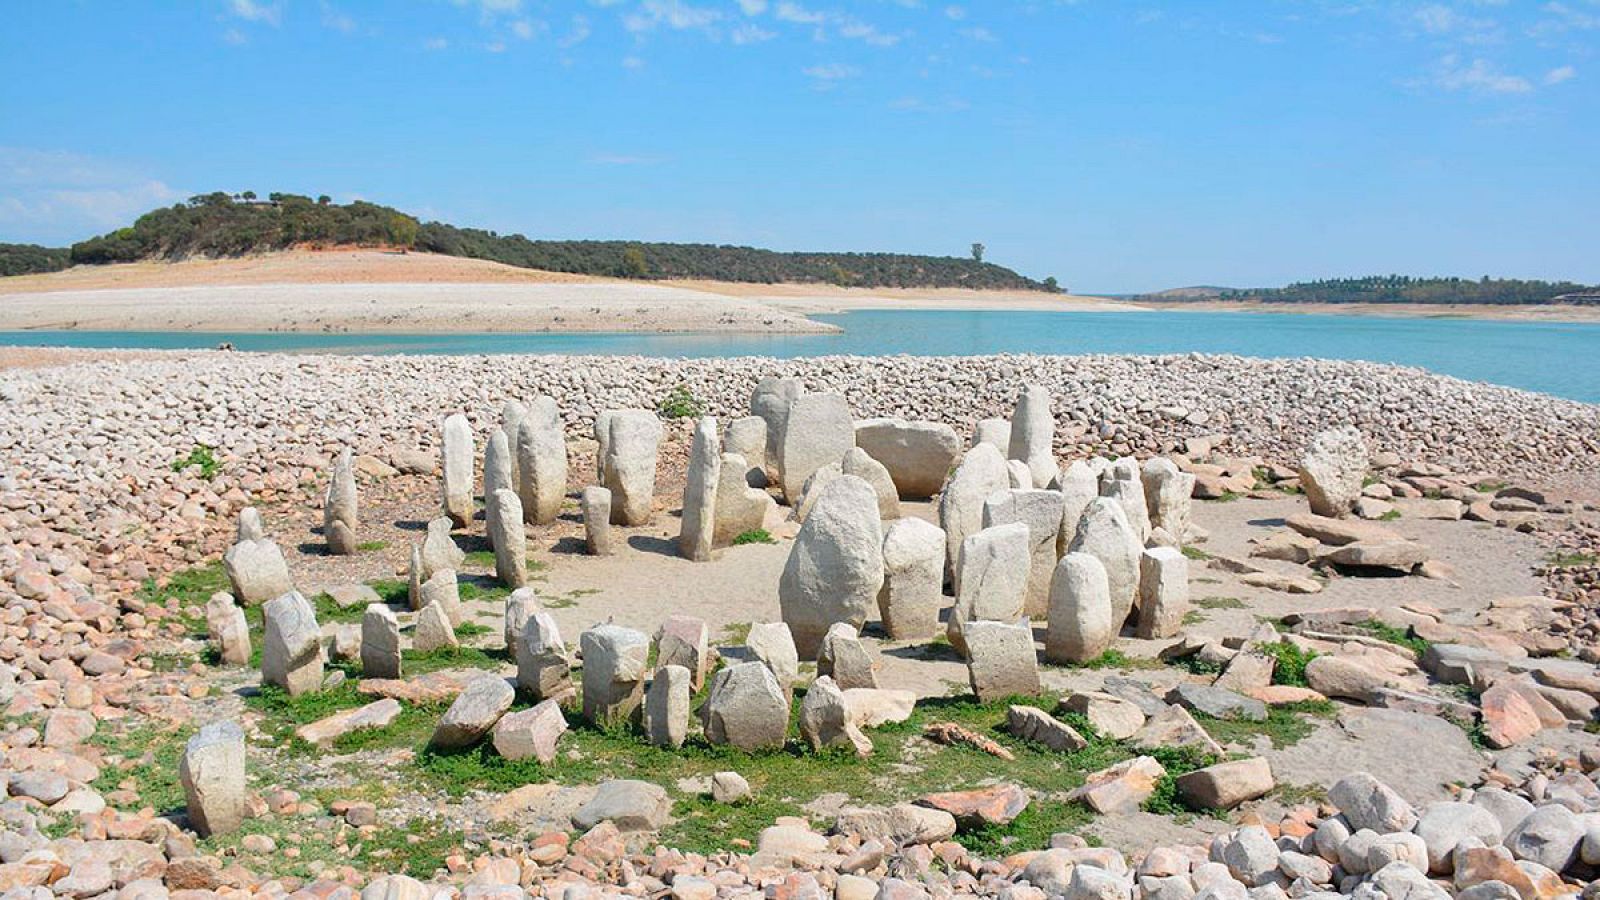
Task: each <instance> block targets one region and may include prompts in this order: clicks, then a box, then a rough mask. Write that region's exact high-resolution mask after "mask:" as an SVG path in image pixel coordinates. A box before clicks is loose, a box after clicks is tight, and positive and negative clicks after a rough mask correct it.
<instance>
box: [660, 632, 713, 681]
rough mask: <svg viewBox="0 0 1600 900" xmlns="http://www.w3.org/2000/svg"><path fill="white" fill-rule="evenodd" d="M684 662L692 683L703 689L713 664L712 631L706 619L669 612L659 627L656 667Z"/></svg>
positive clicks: (677, 664)
mask: <svg viewBox="0 0 1600 900" xmlns="http://www.w3.org/2000/svg"><path fill="white" fill-rule="evenodd" d="M663 666H682V667H683V668H684V669H686V670H687V671H688V672H689V685H690V687H691V688H692V689H693V690H696V691H698V690H700V686H701V685H702V684H704V683H705V680H706V672H707V671H708V670H709V669H710V668H711V632H710V629H708V628H707V627H706V623H705V620H703V619H697V618H695V617H693V616H668V617H667V619H666V621H664V622H662V623H661V628H660V629H658V630H657V631H656V667H657V668H660V667H663Z"/></svg>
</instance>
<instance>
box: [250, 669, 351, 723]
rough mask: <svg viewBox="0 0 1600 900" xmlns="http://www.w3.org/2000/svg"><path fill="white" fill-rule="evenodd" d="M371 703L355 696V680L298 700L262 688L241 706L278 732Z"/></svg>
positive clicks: (274, 689)
mask: <svg viewBox="0 0 1600 900" xmlns="http://www.w3.org/2000/svg"><path fill="white" fill-rule="evenodd" d="M371 700H372V698H371V697H367V696H363V695H362V694H359V693H357V692H356V682H355V680H354V679H345V681H344V682H343V683H342V684H340V685H338V686H337V687H334V688H330V689H328V690H323V691H311V692H309V693H305V694H301V695H300V696H298V697H291V696H289V692H288V691H285V690H284V689H283V688H281V687H278V686H277V685H275V684H263V685H261V689H260V690H258V691H257V692H256V693H254V694H251V695H249V696H247V697H245V698H244V705H245V706H247V707H249V708H250V709H253V710H255V711H256V712H259V713H261V714H262V715H263V716H264V717H265V718H266V719H267V721H268V722H272V723H275V724H277V725H278V726H279V727H280V730H288V728H289V727H292V726H294V725H304V724H306V723H308V722H315V721H317V720H318V719H325V718H327V717H328V716H331V715H333V714H334V713H336V712H343V711H344V710H347V709H354V708H355V707H357V706H362V705H365V704H366V703H368V702H370V701H371Z"/></svg>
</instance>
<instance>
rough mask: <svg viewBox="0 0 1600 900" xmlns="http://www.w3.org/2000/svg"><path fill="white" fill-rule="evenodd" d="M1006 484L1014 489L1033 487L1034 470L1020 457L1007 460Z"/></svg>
mask: <svg viewBox="0 0 1600 900" xmlns="http://www.w3.org/2000/svg"><path fill="white" fill-rule="evenodd" d="M1006 486H1007V487H1009V488H1011V489H1012V490H1022V489H1024V488H1031V487H1033V470H1032V469H1029V468H1028V464H1027V463H1025V462H1023V461H1022V460H1020V459H1008V460H1006Z"/></svg>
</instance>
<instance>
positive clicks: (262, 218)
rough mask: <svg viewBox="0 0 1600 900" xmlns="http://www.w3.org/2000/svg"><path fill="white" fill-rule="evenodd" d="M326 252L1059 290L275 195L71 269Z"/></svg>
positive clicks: (209, 213)
mask: <svg viewBox="0 0 1600 900" xmlns="http://www.w3.org/2000/svg"><path fill="white" fill-rule="evenodd" d="M328 246H357V247H387V248H398V249H406V250H410V249H415V250H421V251H426V252H430V253H438V254H444V255H447V256H457V257H467V258H471V259H480V260H489V261H492V262H499V263H505V264H507V265H512V266H518V267H521V268H528V269H539V270H543V271H549V272H565V273H569V274H575V275H597V276H605V277H612V278H630V279H640V280H661V279H706V280H715V281H732V282H746V283H757V284H778V283H812V284H832V285H839V286H846V287H907V288H968V289H977V290H1010V291H1018V290H1023V291H1045V292H1052V293H1054V292H1059V290H1060V289H1059V288H1058V287H1057V286H1056V284H1055V280H1054V279H1046V280H1045V281H1042V282H1041V281H1035V280H1033V279H1031V278H1027V277H1025V276H1023V275H1020V274H1018V273H1016V272H1014V271H1012V270H1010V269H1007V268H1004V267H1002V266H997V265H994V264H992V263H985V262H980V261H978V260H975V259H964V258H958V257H945V256H917V255H911V254H899V253H781V252H777V251H773V250H762V249H758V248H754V247H735V246H726V245H713V244H672V243H652V242H641V241H549V240H533V239H529V238H527V237H524V236H522V235H520V234H513V235H501V234H497V233H495V232H493V231H484V230H481V229H475V228H459V227H457V226H454V225H449V224H446V223H443V222H427V223H422V222H419V221H418V220H417V219H416V218H415V217H413V216H410V215H408V214H406V213H404V212H401V211H400V210H397V209H394V208H392V207H387V206H382V205H379V204H375V203H367V202H364V201H355V202H352V203H349V204H336V203H333V202H331V201H330V200H329V198H327V197H326V196H324V197H319V198H317V199H315V200H313V199H312V198H310V197H302V196H298V195H295V194H270V195H268V197H267V198H266V199H265V200H261V199H257V198H256V196H255V195H254V194H252V193H245V194H240V195H237V196H235V195H230V194H225V193H220V192H219V193H212V194H203V195H199V196H195V197H191V198H189V200H188V201H187V202H185V203H180V204H177V205H174V206H171V207H165V208H162V209H156V210H152V211H151V212H148V213H146V214H144V215H143V216H140V217H139V219H138V220H137V221H135V222H134V223H133V225H131V226H129V227H127V228H122V229H118V230H117V231H114V232H111V233H109V234H105V235H101V236H99V237H94V238H90V239H89V240H86V241H83V242H81V243H78V244H74V245H73V246H72V248H71V250H70V253H69V259H70V262H71V263H72V264H74V265H98V264H104V263H114V262H136V261H141V260H151V259H166V260H178V259H188V258H195V257H235V256H243V255H247V254H252V253H262V252H269V251H279V250H287V249H291V248H296V247H328ZM39 249H41V250H42V249H44V248H39ZM47 252H49V253H53V254H59V253H63V252H67V251H47ZM17 256H18V258H19V259H21V258H22V255H21V254H17ZM30 258H31V257H30ZM20 265H21V263H19V266H20ZM60 267H61V266H59V265H58V266H57V268H60ZM18 271H19V272H24V271H47V270H43V269H38V268H19V269H18Z"/></svg>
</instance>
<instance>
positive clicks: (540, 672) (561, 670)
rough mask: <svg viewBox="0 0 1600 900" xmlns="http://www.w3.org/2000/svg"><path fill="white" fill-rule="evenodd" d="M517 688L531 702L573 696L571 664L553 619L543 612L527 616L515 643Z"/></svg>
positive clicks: (559, 630) (559, 631)
mask: <svg viewBox="0 0 1600 900" xmlns="http://www.w3.org/2000/svg"><path fill="white" fill-rule="evenodd" d="M516 648H517V687H519V688H521V689H522V690H523V691H524V692H525V693H527V694H528V696H530V697H532V698H533V699H535V700H549V699H554V700H560V699H562V698H564V697H568V696H570V695H572V694H573V693H574V688H573V684H572V664H571V662H570V661H569V660H568V659H567V645H566V644H565V643H564V642H563V641H562V640H561V629H560V628H559V627H557V626H556V620H555V617H553V616H551V615H550V614H549V613H548V612H545V611H544V610H538V611H536V612H534V613H533V614H531V615H529V616H528V620H527V622H526V623H524V624H523V626H522V633H521V634H520V635H519V636H518V639H517V643H516Z"/></svg>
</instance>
